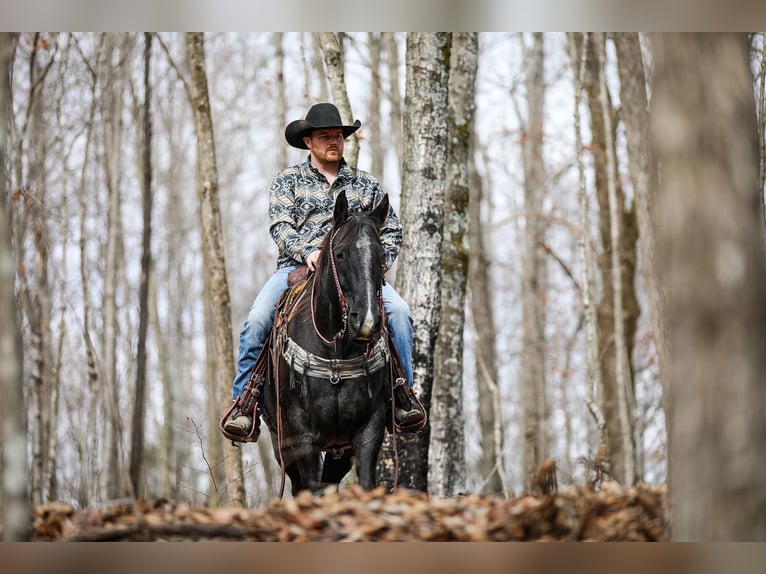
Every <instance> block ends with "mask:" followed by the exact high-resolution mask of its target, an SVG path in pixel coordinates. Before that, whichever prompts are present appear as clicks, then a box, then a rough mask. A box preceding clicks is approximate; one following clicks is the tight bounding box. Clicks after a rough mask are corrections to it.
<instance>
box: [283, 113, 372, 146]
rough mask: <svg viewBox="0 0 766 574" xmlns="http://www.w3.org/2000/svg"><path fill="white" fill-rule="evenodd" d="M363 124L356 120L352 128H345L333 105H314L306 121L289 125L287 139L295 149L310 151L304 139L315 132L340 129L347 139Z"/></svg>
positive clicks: (297, 121)
mask: <svg viewBox="0 0 766 574" xmlns="http://www.w3.org/2000/svg"><path fill="white" fill-rule="evenodd" d="M361 125H362V122H360V121H359V120H356V121H355V122H354V125H352V126H344V125H343V122H342V121H341V119H340V113H339V112H338V108H336V107H335V106H334V105H333V104H314V105H313V106H311V109H310V110H309V113H307V114H306V119H305V120H295V121H294V122H290V123H289V124H287V127H286V128H285V139H286V140H287V143H289V144H290V145H291V146H293V147H297V148H300V149H308V147H306V144H305V143H303V138H304V137H306V136H307V135H309V134H310V133H311V132H313V131H314V130H318V129H321V128H340V129H341V130H343V137H344V138H347V137H348V136H350V135H351V134H353V133H354V132H355V131H356V130H358V129H359V127H360V126H361Z"/></svg>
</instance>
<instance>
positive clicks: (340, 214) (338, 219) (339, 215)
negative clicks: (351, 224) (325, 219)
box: [332, 189, 348, 227]
mask: <svg viewBox="0 0 766 574" xmlns="http://www.w3.org/2000/svg"><path fill="white" fill-rule="evenodd" d="M332 218H333V220H334V221H335V226H336V227H337V226H338V225H340V224H341V223H343V222H344V221H346V219H348V200H347V199H346V190H345V189H344V190H343V191H341V192H340V193H339V194H338V197H337V198H335V210H334V211H333V214H332Z"/></svg>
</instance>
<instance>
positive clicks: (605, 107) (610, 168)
mask: <svg viewBox="0 0 766 574" xmlns="http://www.w3.org/2000/svg"><path fill="white" fill-rule="evenodd" d="M596 45H597V50H598V61H599V69H600V70H601V74H600V78H601V81H600V82H599V86H600V89H599V97H600V99H601V110H602V113H603V118H604V134H605V135H606V141H605V144H606V146H605V150H606V170H607V190H608V191H609V223H610V238H611V241H610V243H611V245H612V249H611V271H612V277H611V279H612V296H613V304H612V308H613V309H614V346H615V363H616V365H615V385H616V390H617V412H618V417H619V422H620V439H621V441H622V444H621V449H620V450H621V452H622V459H623V464H622V467H623V468H622V470H623V473H622V475H621V476H620V477H619V478H620V479H621V480H622V483H623V484H625V485H632V484H633V482H634V481H635V479H636V476H635V463H636V453H635V443H634V441H633V426H634V425H633V409H632V408H631V407H632V401H631V400H630V396H631V392H630V390H629V389H628V387H629V386H630V387H631V388H632V385H631V384H630V366H629V365H628V360H629V359H628V348H627V342H626V340H625V322H624V319H623V316H624V308H623V288H622V265H621V264H620V249H618V248H617V246H619V245H622V228H621V220H622V217H621V214H620V213H619V211H618V210H619V209H620V206H619V205H618V203H617V189H616V187H617V165H616V163H617V161H616V159H615V154H614V149H615V146H614V141H613V139H612V134H613V133H614V132H613V131H612V120H611V104H610V103H609V99H608V98H607V92H606V89H607V88H606V77H605V76H606V74H605V72H604V64H605V62H606V55H605V50H604V41H603V39H599V40H598V41H597V42H596Z"/></svg>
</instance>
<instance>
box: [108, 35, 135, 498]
mask: <svg viewBox="0 0 766 574" xmlns="http://www.w3.org/2000/svg"><path fill="white" fill-rule="evenodd" d="M106 50H107V61H106V65H105V66H104V73H105V76H106V77H105V79H104V82H105V88H104V91H103V99H104V101H103V102H102V106H103V109H102V110H101V113H102V115H103V124H102V128H103V134H102V136H103V140H104V144H103V145H104V170H105V172H106V173H105V179H106V189H107V194H108V199H107V216H106V233H107V238H106V248H105V249H106V255H105V260H104V278H103V281H104V295H103V308H102V309H103V332H102V357H103V368H104V378H103V380H102V384H101V392H102V406H103V409H104V415H103V427H104V432H103V437H104V439H103V449H104V453H105V454H104V463H105V465H106V469H105V470H106V473H107V478H106V480H105V481H104V482H105V484H104V486H103V488H104V495H106V497H107V498H119V497H121V496H124V495H125V494H126V488H127V485H126V483H125V480H124V474H125V473H124V471H123V461H122V460H121V456H120V444H121V441H122V427H123V423H122V417H121V416H120V413H121V412H122V411H121V409H120V393H119V388H120V387H119V384H118V376H117V342H118V341H117V339H118V334H119V333H118V330H119V325H118V318H117V291H118V281H119V272H120V270H122V269H124V268H125V265H124V261H123V260H122V257H121V255H122V254H123V247H122V242H123V238H122V232H123V227H122V221H121V220H122V204H123V201H122V189H121V186H122V173H123V169H122V165H123V164H122V158H123V156H124V151H125V150H124V149H123V142H122V131H123V122H122V112H123V107H124V104H123V90H124V86H125V83H126V79H127V75H128V70H127V67H128V64H129V63H130V57H129V55H130V54H131V52H132V46H131V40H130V37H129V36H128V35H127V34H121V35H118V36H116V37H114V36H111V35H107V39H106ZM111 58H115V59H116V60H117V61H118V62H119V64H118V65H116V66H111V65H109V63H110V61H111Z"/></svg>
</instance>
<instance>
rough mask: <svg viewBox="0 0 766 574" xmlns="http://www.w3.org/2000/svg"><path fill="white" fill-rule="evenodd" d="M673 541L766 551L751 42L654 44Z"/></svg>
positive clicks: (726, 38) (687, 38) (760, 247)
mask: <svg viewBox="0 0 766 574" xmlns="http://www.w3.org/2000/svg"><path fill="white" fill-rule="evenodd" d="M652 46H653V54H654V62H655V84H654V96H653V109H652V125H653V128H654V144H655V146H656V149H657V153H658V160H659V162H660V164H661V165H662V178H661V184H660V195H659V204H658V206H657V217H658V222H657V227H656V233H657V237H656V239H657V253H658V255H659V257H658V267H659V277H660V281H661V282H662V283H663V284H664V286H665V288H666V289H667V297H668V299H667V303H668V305H667V311H668V332H669V337H670V341H669V343H670V366H669V367H670V372H669V377H670V378H669V381H670V384H669V389H670V393H671V402H670V405H671V409H672V410H671V413H670V433H671V438H670V457H669V465H670V503H671V517H672V518H671V519H672V530H673V531H672V536H673V538H674V539H676V540H717V541H729V540H766V490H764V488H763V477H764V476H766V417H764V416H763V406H764V405H765V404H766V386H765V385H764V379H763V373H764V372H766V353H764V343H763V342H764V340H766V299H765V298H764V297H763V285H764V284H766V252H764V243H763V241H762V236H761V221H760V216H759V213H760V212H759V207H758V203H759V202H760V201H762V190H760V189H758V186H757V178H758V156H757V154H758V151H757V150H758V143H757V141H756V137H757V136H756V134H757V128H756V117H755V102H754V98H753V78H752V74H751V72H750V69H749V66H748V54H747V38H746V36H745V35H744V34H719V33H716V34H658V35H655V36H652Z"/></svg>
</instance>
